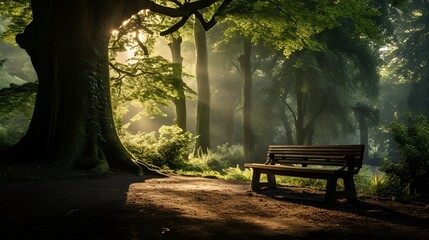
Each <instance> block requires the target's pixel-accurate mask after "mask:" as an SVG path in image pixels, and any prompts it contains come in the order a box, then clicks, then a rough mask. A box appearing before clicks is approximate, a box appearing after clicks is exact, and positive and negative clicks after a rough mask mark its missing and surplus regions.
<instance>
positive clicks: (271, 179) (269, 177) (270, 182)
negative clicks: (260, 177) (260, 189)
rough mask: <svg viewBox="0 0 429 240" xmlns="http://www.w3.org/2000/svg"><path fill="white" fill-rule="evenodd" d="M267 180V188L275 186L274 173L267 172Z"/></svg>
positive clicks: (274, 187)
mask: <svg viewBox="0 0 429 240" xmlns="http://www.w3.org/2000/svg"><path fill="white" fill-rule="evenodd" d="M267 180H268V188H269V189H276V188H277V183H276V175H274V174H267Z"/></svg>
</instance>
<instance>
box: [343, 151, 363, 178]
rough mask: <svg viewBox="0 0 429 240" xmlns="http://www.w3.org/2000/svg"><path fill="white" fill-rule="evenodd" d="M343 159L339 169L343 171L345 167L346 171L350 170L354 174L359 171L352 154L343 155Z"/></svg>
mask: <svg viewBox="0 0 429 240" xmlns="http://www.w3.org/2000/svg"><path fill="white" fill-rule="evenodd" d="M344 160H345V163H344V165H343V166H342V167H341V168H340V169H339V170H341V171H343V170H346V168H347V170H346V171H351V172H353V173H354V174H357V173H358V172H359V169H360V167H359V166H356V164H355V160H354V158H353V156H350V155H346V156H344Z"/></svg>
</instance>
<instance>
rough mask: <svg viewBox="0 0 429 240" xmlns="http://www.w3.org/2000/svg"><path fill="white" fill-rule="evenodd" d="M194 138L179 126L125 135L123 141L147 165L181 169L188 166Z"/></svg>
mask: <svg viewBox="0 0 429 240" xmlns="http://www.w3.org/2000/svg"><path fill="white" fill-rule="evenodd" d="M194 140H195V139H194V137H192V134H191V133H190V132H183V130H182V129H181V128H179V127H177V126H175V125H174V126H162V127H161V128H160V129H159V130H158V135H157V134H156V133H155V132H150V133H138V134H130V133H127V132H126V133H125V134H124V136H123V137H122V141H123V142H124V145H125V146H126V148H127V149H128V150H129V151H130V152H131V153H132V154H133V155H134V156H135V157H136V158H137V159H140V160H142V161H144V162H146V163H149V164H152V165H155V166H158V167H161V168H166V169H172V170H175V169H180V168H182V167H184V166H185V165H186V164H187V161H188V155H189V153H190V152H191V150H192V146H193V143H194Z"/></svg>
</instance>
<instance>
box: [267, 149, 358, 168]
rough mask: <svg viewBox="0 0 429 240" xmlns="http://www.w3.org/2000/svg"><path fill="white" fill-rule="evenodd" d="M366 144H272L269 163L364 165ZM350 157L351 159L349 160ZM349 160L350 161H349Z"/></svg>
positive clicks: (268, 158) (354, 166)
mask: <svg viewBox="0 0 429 240" xmlns="http://www.w3.org/2000/svg"><path fill="white" fill-rule="evenodd" d="M364 149H365V145H319V146H318V145H270V146H269V147H268V153H267V163H270V164H276V163H280V164H302V165H303V166H307V165H328V166H345V164H346V163H347V164H348V165H347V169H346V170H349V171H355V172H357V171H359V169H360V168H361V167H362V162H363V153H364ZM347 159H349V160H347ZM347 161H348V162H347Z"/></svg>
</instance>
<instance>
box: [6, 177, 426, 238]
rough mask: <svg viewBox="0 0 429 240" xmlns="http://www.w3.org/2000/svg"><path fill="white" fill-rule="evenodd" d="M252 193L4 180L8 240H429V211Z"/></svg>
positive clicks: (419, 206) (294, 192) (136, 180)
mask: <svg viewBox="0 0 429 240" xmlns="http://www.w3.org/2000/svg"><path fill="white" fill-rule="evenodd" d="M0 176H1V175H0ZM3 176H4V174H3ZM0 180H1V178H0ZM248 187H249V185H248V183H240V182H228V181H223V180H218V179H208V178H199V177H183V176H171V177H168V178H150V177H144V178H141V177H136V176H133V175H130V174H128V173H121V172H115V173H112V174H109V175H108V176H105V177H100V178H82V177H79V178H66V179H52V178H48V179H41V180H28V179H22V178H21V179H16V180H10V179H8V180H5V179H3V180H2V181H0V194H1V195H0V196H1V198H0V212H1V217H0V238H1V239H23V237H27V238H28V237H31V238H35V237H45V239H47V238H55V239H84V238H85V239H118V240H120V239H365V240H367V239H377V240H380V239H406V238H412V239H429V207H428V205H427V203H414V204H404V203H402V204H401V203H398V202H392V201H381V200H375V199H372V198H363V197H362V196H361V197H360V200H361V201H360V203H359V204H357V205H350V204H348V203H347V202H339V203H337V204H334V205H332V204H327V203H324V202H323V201H322V195H320V194H317V193H309V190H308V189H298V188H291V187H288V188H282V189H280V190H278V191H271V192H265V194H255V193H252V192H249V191H248ZM4 236H6V238H5V237H4Z"/></svg>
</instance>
